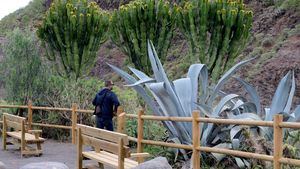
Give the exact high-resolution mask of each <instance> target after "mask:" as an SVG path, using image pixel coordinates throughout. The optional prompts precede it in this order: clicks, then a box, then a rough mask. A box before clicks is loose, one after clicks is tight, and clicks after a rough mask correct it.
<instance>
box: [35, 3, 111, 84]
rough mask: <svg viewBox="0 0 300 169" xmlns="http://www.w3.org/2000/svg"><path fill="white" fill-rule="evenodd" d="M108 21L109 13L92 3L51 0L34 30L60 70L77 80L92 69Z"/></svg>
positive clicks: (49, 56) (50, 58)
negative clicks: (42, 18) (41, 20)
mask: <svg viewBox="0 0 300 169" xmlns="http://www.w3.org/2000/svg"><path fill="white" fill-rule="evenodd" d="M108 24H109V16H108V14H107V13H106V12H104V11H102V10H101V9H100V8H99V7H98V5H97V4H96V3H95V2H92V3H88V2H87V0H54V1H53V3H52V4H51V7H50V9H49V10H48V11H47V13H46V15H45V17H44V20H43V23H42V24H41V25H40V26H39V28H38V32H37V33H38V36H39V38H40V39H41V40H42V41H43V42H44V44H45V46H46V48H47V50H48V51H49V52H48V58H49V60H51V61H54V62H55V65H57V66H58V70H59V72H60V73H61V74H63V75H64V76H66V77H68V78H70V77H75V78H76V79H77V78H79V77H80V76H81V75H82V74H83V73H86V72H87V71H88V70H89V69H90V68H92V66H93V65H92V64H93V63H94V61H95V59H96V53H97V51H98V49H99V47H100V44H101V43H103V41H104V40H105V34H106V31H107V29H108Z"/></svg>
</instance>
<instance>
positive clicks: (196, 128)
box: [192, 111, 200, 169]
mask: <svg viewBox="0 0 300 169" xmlns="http://www.w3.org/2000/svg"><path fill="white" fill-rule="evenodd" d="M199 114H200V112H199V111H194V112H193V155H192V158H193V159H192V160H193V161H192V164H193V169H200V151H199V150H197V147H199V146H200V125H199V123H198V122H197V118H198V117H199Z"/></svg>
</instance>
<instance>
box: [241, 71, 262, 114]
mask: <svg viewBox="0 0 300 169" xmlns="http://www.w3.org/2000/svg"><path fill="white" fill-rule="evenodd" d="M235 79H236V80H237V81H239V82H240V83H241V84H242V85H243V86H244V88H245V90H246V91H247V93H248V94H249V95H250V98H251V101H252V102H253V103H254V104H255V106H256V111H254V112H253V113H258V114H259V115H260V116H262V115H263V114H262V111H261V105H260V99H259V96H258V93H257V91H256V90H255V88H254V87H252V86H251V85H250V84H249V83H248V82H246V81H245V80H243V79H241V78H239V77H235Z"/></svg>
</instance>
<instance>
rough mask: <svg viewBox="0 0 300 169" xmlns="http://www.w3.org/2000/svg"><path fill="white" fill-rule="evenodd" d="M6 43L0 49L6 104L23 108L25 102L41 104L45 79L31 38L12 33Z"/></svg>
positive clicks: (35, 45)
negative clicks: (2, 53) (1, 50)
mask: <svg viewBox="0 0 300 169" xmlns="http://www.w3.org/2000/svg"><path fill="white" fill-rule="evenodd" d="M7 39H8V42H7V43H6V44H5V45H4V46H2V48H3V51H4V60H3V62H2V64H1V65H0V71H1V73H0V76H1V80H2V82H3V83H4V88H5V93H6V97H5V98H6V101H8V102H11V103H18V104H27V101H28V100H33V101H34V102H39V100H43V97H44V94H45V93H44V92H45V88H46V85H47V84H46V79H47V77H48V76H47V73H46V70H47V69H46V68H45V66H44V65H43V64H42V61H41V59H40V56H39V52H40V51H39V48H38V47H37V46H38V43H37V41H36V39H35V36H34V34H32V33H29V32H28V31H25V32H22V31H20V30H19V29H15V30H14V31H13V32H11V33H10V34H9V35H8V37H7Z"/></svg>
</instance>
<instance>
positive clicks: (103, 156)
mask: <svg viewBox="0 0 300 169" xmlns="http://www.w3.org/2000/svg"><path fill="white" fill-rule="evenodd" d="M82 155H83V156H84V157H87V158H89V159H92V160H95V161H98V162H101V163H103V164H106V165H108V166H110V167H114V168H115V167H118V156H117V155H115V154H111V153H104V151H100V152H99V153H96V152H95V151H88V152H82ZM137 165H138V162H136V161H134V160H131V159H128V158H125V161H124V168H125V169H130V168H133V167H136V166H137Z"/></svg>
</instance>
